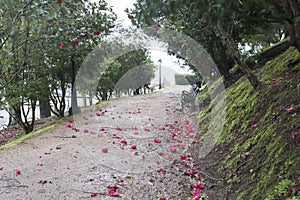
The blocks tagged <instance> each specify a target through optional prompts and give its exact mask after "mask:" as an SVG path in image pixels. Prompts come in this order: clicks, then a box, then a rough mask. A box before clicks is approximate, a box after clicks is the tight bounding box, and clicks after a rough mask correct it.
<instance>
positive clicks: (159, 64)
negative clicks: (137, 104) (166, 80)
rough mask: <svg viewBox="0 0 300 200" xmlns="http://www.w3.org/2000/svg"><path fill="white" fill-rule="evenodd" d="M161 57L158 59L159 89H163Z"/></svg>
mask: <svg viewBox="0 0 300 200" xmlns="http://www.w3.org/2000/svg"><path fill="white" fill-rule="evenodd" d="M161 63H162V61H161V59H159V60H158V67H159V89H161Z"/></svg>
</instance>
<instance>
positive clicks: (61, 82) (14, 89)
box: [0, 0, 115, 132]
mask: <svg viewBox="0 0 300 200" xmlns="http://www.w3.org/2000/svg"><path fill="white" fill-rule="evenodd" d="M114 20H115V15H114V14H113V13H112V11H111V9H110V8H107V4H106V2H105V1H103V0H99V1H96V2H88V3H87V2H86V1H84V0H76V1H71V0H63V1H62V3H57V2H56V1H51V2H49V1H15V2H13V1H1V2H0V23H1V26H0V71H1V73H0V89H1V90H2V91H1V93H0V99H1V100H2V101H5V102H3V103H2V105H5V107H6V109H7V110H10V109H11V108H14V110H15V113H16V116H15V117H16V118H17V121H18V123H19V124H21V125H22V126H23V128H25V129H26V132H28V131H29V132H30V130H31V129H32V127H33V123H34V119H35V116H34V110H35V106H36V103H37V100H39V99H49V98H50V99H51V100H52V103H53V104H54V105H55V110H53V111H54V112H55V113H56V114H58V115H59V116H62V115H63V112H64V109H65V107H64V104H63V102H64V96H65V95H64V93H65V91H66V87H67V86H68V84H70V83H71V82H72V81H73V82H74V79H75V75H76V71H77V69H78V67H79V66H80V63H81V62H82V61H83V59H84V57H85V56H86V55H87V54H88V53H89V51H91V50H92V49H93V48H94V47H95V46H96V45H97V44H98V43H99V42H100V41H101V38H103V37H105V36H106V35H107V34H109V32H110V30H111V28H112V27H113V22H114ZM72 85H73V84H72ZM58 91H61V93H63V94H61V93H59V92H58ZM25 103H26V104H28V106H24V105H25ZM25 107H26V109H25V110H24V108H25ZM28 109H29V110H32V112H31V113H32V115H31V116H29V115H28V114H29V112H28ZM56 111H57V112H56ZM29 118H31V122H29V121H28V119H29Z"/></svg>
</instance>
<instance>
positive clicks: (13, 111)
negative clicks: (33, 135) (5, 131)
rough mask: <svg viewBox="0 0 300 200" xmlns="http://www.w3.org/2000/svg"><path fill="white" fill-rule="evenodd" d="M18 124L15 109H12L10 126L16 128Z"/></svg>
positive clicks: (10, 110) (10, 111)
mask: <svg viewBox="0 0 300 200" xmlns="http://www.w3.org/2000/svg"><path fill="white" fill-rule="evenodd" d="M16 124H17V121H16V112H15V110H14V109H12V108H10V109H9V122H8V126H14V125H16Z"/></svg>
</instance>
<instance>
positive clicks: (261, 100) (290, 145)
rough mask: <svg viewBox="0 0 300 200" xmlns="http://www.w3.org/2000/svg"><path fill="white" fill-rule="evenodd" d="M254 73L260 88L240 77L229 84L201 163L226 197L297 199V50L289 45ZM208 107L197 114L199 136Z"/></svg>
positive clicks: (299, 65)
mask: <svg viewBox="0 0 300 200" xmlns="http://www.w3.org/2000/svg"><path fill="white" fill-rule="evenodd" d="M256 73H257V75H258V77H259V79H260V80H261V82H262V83H263V86H262V87H261V88H259V89H256V90H254V89H253V88H252V87H251V85H250V84H249V82H248V81H247V80H246V79H244V78H242V79H240V80H239V81H238V82H237V83H235V84H234V85H233V86H231V87H230V88H228V89H227V91H226V96H227V107H226V124H225V127H224V129H223V132H222V134H221V136H220V137H219V138H218V143H217V144H216V147H215V149H214V150H213V151H212V152H211V153H210V154H209V155H208V156H207V157H206V158H205V159H206V160H209V159H212V160H211V161H210V162H209V163H206V164H204V165H206V168H207V169H210V170H211V173H215V174H217V175H219V176H220V177H223V178H222V181H221V182H219V183H218V185H219V187H216V188H219V190H222V191H220V192H223V193H224V196H226V197H227V198H229V199H241V200H245V199H253V200H258V199H268V200H273V199H300V178H299V177H300V80H299V78H300V54H299V53H298V51H297V50H296V49H294V48H293V47H291V48H289V49H288V50H287V51H286V52H284V53H282V54H281V55H279V56H277V57H276V58H275V59H273V60H271V61H269V62H267V63H266V64H265V65H264V66H263V68H261V69H258V70H257V71H256ZM207 94H208V93H207V92H206V93H205V92H203V94H202V96H200V97H199V98H200V99H201V100H203V99H207V96H206V95H207ZM209 112H210V108H209V106H207V107H206V108H204V109H203V111H202V112H200V115H199V120H200V126H201V127H202V128H201V130H200V135H201V137H202V138H204V137H205V135H203V134H204V133H205V131H206V128H207V127H208V126H207V122H208V117H209ZM220 185H221V186H220ZM215 192H218V191H215Z"/></svg>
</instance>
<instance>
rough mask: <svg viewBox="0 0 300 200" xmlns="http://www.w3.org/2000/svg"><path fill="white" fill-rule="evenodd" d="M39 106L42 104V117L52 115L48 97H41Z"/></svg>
mask: <svg viewBox="0 0 300 200" xmlns="http://www.w3.org/2000/svg"><path fill="white" fill-rule="evenodd" d="M39 106H40V118H41V119H42V118H47V117H50V116H51V109H50V102H49V99H48V100H46V98H41V99H40V100H39Z"/></svg>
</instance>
